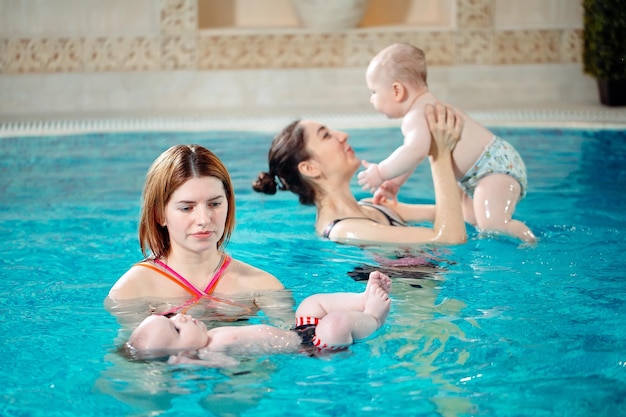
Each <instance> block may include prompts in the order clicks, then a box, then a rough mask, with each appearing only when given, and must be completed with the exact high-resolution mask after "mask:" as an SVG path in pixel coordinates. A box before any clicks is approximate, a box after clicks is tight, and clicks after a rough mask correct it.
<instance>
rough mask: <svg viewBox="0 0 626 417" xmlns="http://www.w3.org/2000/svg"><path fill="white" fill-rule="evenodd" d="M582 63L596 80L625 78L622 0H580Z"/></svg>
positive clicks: (625, 13)
mask: <svg viewBox="0 0 626 417" xmlns="http://www.w3.org/2000/svg"><path fill="white" fill-rule="evenodd" d="M583 10H584V31H583V41H584V44H583V64H584V71H585V73H587V74H589V75H592V76H594V77H595V78H597V79H599V80H626V0H583Z"/></svg>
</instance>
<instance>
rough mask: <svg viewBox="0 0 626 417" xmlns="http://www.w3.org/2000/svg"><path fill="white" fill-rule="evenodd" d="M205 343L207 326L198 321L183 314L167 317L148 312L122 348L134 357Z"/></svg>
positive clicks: (171, 352) (160, 355) (161, 354)
mask: <svg viewBox="0 0 626 417" xmlns="http://www.w3.org/2000/svg"><path fill="white" fill-rule="evenodd" d="M208 343H209V336H208V333H207V328H206V325H205V324H204V323H202V322H201V321H199V320H196V319H194V318H193V317H191V316H188V315H186V314H177V315H175V316H173V317H171V318H168V317H165V316H161V315H152V316H149V317H147V318H146V319H144V320H143V321H142V322H141V323H140V324H139V326H137V328H136V329H135V330H134V331H133V333H132V334H131V335H130V338H129V339H128V342H126V345H125V348H126V349H127V351H128V353H129V355H130V356H131V357H132V358H134V359H156V358H163V357H168V356H169V355H174V354H176V353H179V352H182V351H191V350H197V349H201V348H203V347H205V346H207V345H208Z"/></svg>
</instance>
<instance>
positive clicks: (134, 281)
mask: <svg viewBox="0 0 626 417" xmlns="http://www.w3.org/2000/svg"><path fill="white" fill-rule="evenodd" d="M153 268H156V267H154V266H152V264H151V263H149V262H139V263H136V264H134V265H133V266H131V267H130V268H129V269H128V271H126V272H125V273H124V274H123V275H122V276H121V277H120V278H119V279H118V280H117V282H116V283H115V284H113V287H111V290H110V291H109V297H110V298H118V299H122V298H137V297H141V296H142V295H143V292H144V289H145V287H146V285H148V283H149V282H150V281H149V280H146V279H145V278H146V277H148V276H150V275H152V274H157V272H156V271H155V270H153Z"/></svg>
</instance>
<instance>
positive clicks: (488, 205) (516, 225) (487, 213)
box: [474, 174, 537, 243]
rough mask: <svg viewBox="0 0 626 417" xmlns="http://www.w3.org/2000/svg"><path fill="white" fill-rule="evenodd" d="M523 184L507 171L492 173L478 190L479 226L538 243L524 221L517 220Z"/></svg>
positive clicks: (477, 213) (476, 195) (477, 214)
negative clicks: (515, 214) (517, 209)
mask: <svg viewBox="0 0 626 417" xmlns="http://www.w3.org/2000/svg"><path fill="white" fill-rule="evenodd" d="M520 192H521V190H520V185H519V182H517V180H516V179H515V178H513V177H511V176H509V175H506V174H491V175H488V176H486V177H484V178H483V179H481V180H480V181H479V183H478V185H477V186H476V190H475V191H474V213H475V216H476V226H477V227H478V228H479V229H480V230H484V231H496V232H501V233H505V234H507V235H509V236H513V237H516V238H518V239H520V240H522V241H523V242H528V243H534V242H536V241H537V238H536V237H535V235H534V234H533V232H532V231H531V230H530V229H529V228H528V226H526V225H525V224H524V223H522V222H520V221H519V220H513V219H512V217H513V213H514V212H515V207H516V206H517V202H518V201H519V198H520Z"/></svg>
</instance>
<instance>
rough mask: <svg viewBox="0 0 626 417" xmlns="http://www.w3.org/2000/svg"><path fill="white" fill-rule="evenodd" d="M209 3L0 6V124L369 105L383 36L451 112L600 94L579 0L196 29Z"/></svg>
mask: <svg viewBox="0 0 626 417" xmlns="http://www.w3.org/2000/svg"><path fill="white" fill-rule="evenodd" d="M207 1H209V0H134V1H133V2H127V1H123V0H110V1H108V2H106V4H105V3H103V2H100V1H97V0H82V1H76V0H47V1H35V0H29V1H23V2H20V1H14V0H0V9H1V10H2V13H0V57H1V60H0V92H1V95H2V100H0V121H4V122H6V121H16V120H18V121H19V120H24V119H29V120H32V119H33V118H43V119H52V118H56V117H63V116H67V115H71V116H72V117H73V116H78V117H80V118H90V117H102V116H128V115H131V114H132V115H133V117H135V116H136V117H139V116H146V117H153V116H154V115H168V116H171V115H177V116H183V117H190V116H197V117H221V116H222V115H228V114H239V115H242V114H243V115H253V116H265V115H276V114H281V115H286V116H299V115H301V114H305V113H308V112H311V111H312V110H313V111H315V112H318V113H320V112H321V113H330V114H332V113H336V112H340V113H341V112H346V111H348V112H360V113H368V112H373V110H372V109H371V106H370V104H369V102H368V91H367V88H366V86H365V81H364V70H365V67H366V65H367V63H368V61H369V59H370V58H371V57H372V56H373V55H374V54H375V53H376V52H377V51H379V50H380V49H381V48H383V47H384V46H386V45H388V44H389V43H392V42H410V43H413V44H416V45H418V46H420V47H422V48H423V49H424V50H425V51H426V54H427V59H428V63H429V84H430V88H431V90H432V91H433V92H434V93H435V95H437V96H439V97H440V98H441V99H443V100H446V101H450V102H451V103H454V104H457V105H459V106H462V107H470V108H471V109H474V110H490V111H491V110H494V109H497V110H501V109H503V108H507V109H519V108H525V107H528V106H532V105H533V104H534V103H537V102H541V103H546V104H547V105H552V104H555V105H559V106H562V105H566V106H567V105H568V104H569V103H592V104H593V103H596V102H597V92H596V88H595V81H594V80H593V79H592V78H591V77H588V76H586V75H585V74H583V71H582V65H581V62H580V60H581V35H582V6H581V4H580V2H578V1H572V0H551V1H550V2H545V1H542V0H397V1H404V2H405V3H406V2H409V3H411V7H413V8H414V9H415V8H420V7H421V8H422V9H423V13H424V14H428V13H430V14H432V15H433V16H434V17H433V18H432V19H431V20H432V21H433V22H435V24H430V25H424V24H395V25H386V26H369V27H361V28H356V29H349V30H341V31H320V30H312V29H304V28H300V27H297V26H293V27H289V26H285V27H273V28H272V27H257V28H255V27H239V26H237V27H226V28H224V27H216V28H199V27H198V22H199V10H200V8H201V6H202V5H203V4H204V3H203V2H205V3H206V2H207ZM246 1H250V0H236V2H239V3H242V2H243V3H245V2H246ZM372 1H374V0H372ZM397 1H396V2H397ZM281 2H283V3H284V4H283V5H282V6H281V7H283V9H284V8H285V7H289V3H288V0H272V1H271V2H268V3H267V4H274V5H277V4H278V5H279V6H280V5H281ZM391 3H394V2H393V1H392V2H391ZM391 3H389V4H391ZM251 4H252V3H251ZM441 5H443V6H441ZM243 6H246V5H245V4H243ZM284 12H285V10H283V13H284ZM419 12H420V13H421V10H420V11H419ZM427 17H428V16H426V17H425V18H424V19H425V20H428V19H427ZM372 117H375V116H374V115H372Z"/></svg>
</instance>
